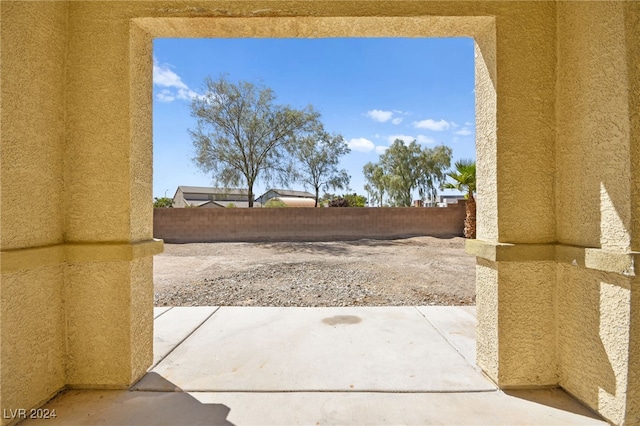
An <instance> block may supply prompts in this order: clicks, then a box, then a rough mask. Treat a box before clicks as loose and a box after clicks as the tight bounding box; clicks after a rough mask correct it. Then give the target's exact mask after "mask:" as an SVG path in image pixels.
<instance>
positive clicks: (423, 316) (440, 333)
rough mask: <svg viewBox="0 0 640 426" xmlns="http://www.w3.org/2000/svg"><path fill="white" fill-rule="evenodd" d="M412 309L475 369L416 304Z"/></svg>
mask: <svg viewBox="0 0 640 426" xmlns="http://www.w3.org/2000/svg"><path fill="white" fill-rule="evenodd" d="M413 309H415V310H416V311H418V314H420V315H421V316H422V318H424V319H425V320H426V321H427V322H428V323H429V325H430V326H431V327H433V329H434V330H435V331H436V332H438V334H439V335H440V336H442V338H443V339H444V340H445V341H446V342H447V343H448V344H449V346H451V347H452V348H453V350H454V351H456V352H457V353H458V355H460V356H461V357H462V359H463V360H464V362H466V363H467V364H469V365H471V368H473V369H474V370H477V367H476V366H475V365H472V364H471V363H470V362H469V361H467V358H465V356H464V355H463V354H462V353H461V352H460V351H459V350H458V348H456V346H455V345H454V344H453V343H452V342H451V340H449V339H448V338H447V336H446V335H444V334H443V333H442V332H441V331H440V329H438V327H436V326H435V325H433V323H432V322H431V321H429V318H427V316H426V315H425V314H424V313H422V311H420V309H418V307H417V306H414V307H413Z"/></svg>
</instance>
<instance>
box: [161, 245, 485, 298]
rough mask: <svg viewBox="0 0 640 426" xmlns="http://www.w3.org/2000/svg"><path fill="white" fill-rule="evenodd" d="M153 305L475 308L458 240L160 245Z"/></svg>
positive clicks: (471, 273) (468, 260) (469, 267)
mask: <svg viewBox="0 0 640 426" xmlns="http://www.w3.org/2000/svg"><path fill="white" fill-rule="evenodd" d="M154 284H155V305H156V306H205V305H211V306H381V305H390V306H396V305H474V304H475V260H474V257H473V256H470V255H467V254H465V252H464V239H463V238H458V237H455V238H434V237H415V238H408V239H399V240H358V241H339V242H312V243H311V242H277V243H276V242H269V243H213V244H211V243H210V244H166V245H165V251H164V253H162V254H160V255H158V256H156V257H155V259H154Z"/></svg>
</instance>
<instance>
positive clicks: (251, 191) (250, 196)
mask: <svg viewBox="0 0 640 426" xmlns="http://www.w3.org/2000/svg"><path fill="white" fill-rule="evenodd" d="M248 192H249V193H248V194H247V196H248V198H249V208H251V207H253V184H249V191H248Z"/></svg>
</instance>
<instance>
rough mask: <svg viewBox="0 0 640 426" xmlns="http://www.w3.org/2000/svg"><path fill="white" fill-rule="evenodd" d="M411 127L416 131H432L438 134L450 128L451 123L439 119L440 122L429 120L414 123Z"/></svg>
mask: <svg viewBox="0 0 640 426" xmlns="http://www.w3.org/2000/svg"><path fill="white" fill-rule="evenodd" d="M413 127H415V128H416V129H426V130H432V131H434V132H440V131H442V130H447V129H449V127H451V123H449V122H448V121H446V120H443V119H441V120H440V121H435V120H432V119H430V118H427V119H426V120H422V121H414V122H413Z"/></svg>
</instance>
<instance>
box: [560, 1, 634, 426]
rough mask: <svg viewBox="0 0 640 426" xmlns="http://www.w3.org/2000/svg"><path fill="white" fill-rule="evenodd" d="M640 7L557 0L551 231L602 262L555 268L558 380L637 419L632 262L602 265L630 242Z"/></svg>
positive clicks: (620, 415)
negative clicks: (554, 206)
mask: <svg viewBox="0 0 640 426" xmlns="http://www.w3.org/2000/svg"><path fill="white" fill-rule="evenodd" d="M639 6H640V5H639V4H638V2H590V3H583V2H559V4H558V31H559V34H558V90H557V102H556V103H557V107H556V108H557V111H558V114H557V142H556V153H557V154H556V165H557V173H556V174H557V178H556V180H557V184H556V197H557V205H558V208H557V235H558V237H557V238H558V241H559V242H560V243H563V244H568V245H574V246H582V247H594V248H597V249H599V250H594V251H593V253H594V254H596V253H598V256H599V257H601V258H602V259H609V260H608V261H605V262H603V263H601V264H600V265H592V267H590V268H582V267H575V266H573V267H572V266H570V265H563V264H561V265H558V267H557V274H558V275H557V276H558V279H557V282H558V289H557V292H558V307H557V312H558V318H557V327H558V354H559V358H558V361H559V370H560V385H562V386H563V387H564V388H565V389H567V390H568V391H569V392H571V393H572V394H573V395H575V396H577V397H578V398H580V399H581V400H582V401H584V402H585V403H587V404H588V405H589V406H590V407H592V408H594V409H596V410H598V411H599V412H600V413H602V414H603V415H604V416H605V417H606V418H607V419H609V420H611V421H613V422H614V423H623V422H625V421H626V422H628V423H629V424H633V423H634V422H640V414H639V410H640V408H638V407H640V390H639V389H640V381H639V380H640V377H639V375H638V374H637V373H636V370H638V365H639V364H638V358H639V357H640V353H638V351H639V350H640V347H638V344H637V339H638V338H640V334H639V332H640V329H638V325H637V320H635V321H632V318H636V317H637V315H638V314H637V309H638V301H637V298H638V296H637V292H638V289H637V284H636V285H634V284H633V283H634V278H633V277H634V275H635V274H636V273H637V267H636V270H634V267H633V264H631V265H630V267H629V268H628V269H627V271H620V272H621V273H620V272H618V273H610V272H603V271H602V270H603V269H604V270H612V269H615V268H612V267H610V266H611V265H613V263H614V260H613V258H614V257H615V253H620V256H621V257H620V259H622V258H625V257H626V256H630V258H631V259H632V258H633V257H634V256H635V255H634V254H632V253H630V251H631V250H634V249H635V250H637V249H638V245H637V240H638V229H639V228H638V216H639V214H640V211H639V209H638V206H639V204H638V200H639V199H640V196H639V195H640V194H639V192H638V165H639V163H638V134H639V130H640V127H639V120H638V118H637V117H638V108H639V107H640V106H639V103H638V99H639V97H638V78H639V77H638V76H639V75H640V68H639V67H638V52H639V50H638V39H640V31H639V30H640V26H639V24H638V22H639V20H640V7H639ZM627 253H628V254H627ZM578 259H579V257H578ZM568 260H570V259H568ZM631 262H633V260H631ZM577 336H581V337H580V338H578V337H577ZM632 413H633V414H632Z"/></svg>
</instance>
